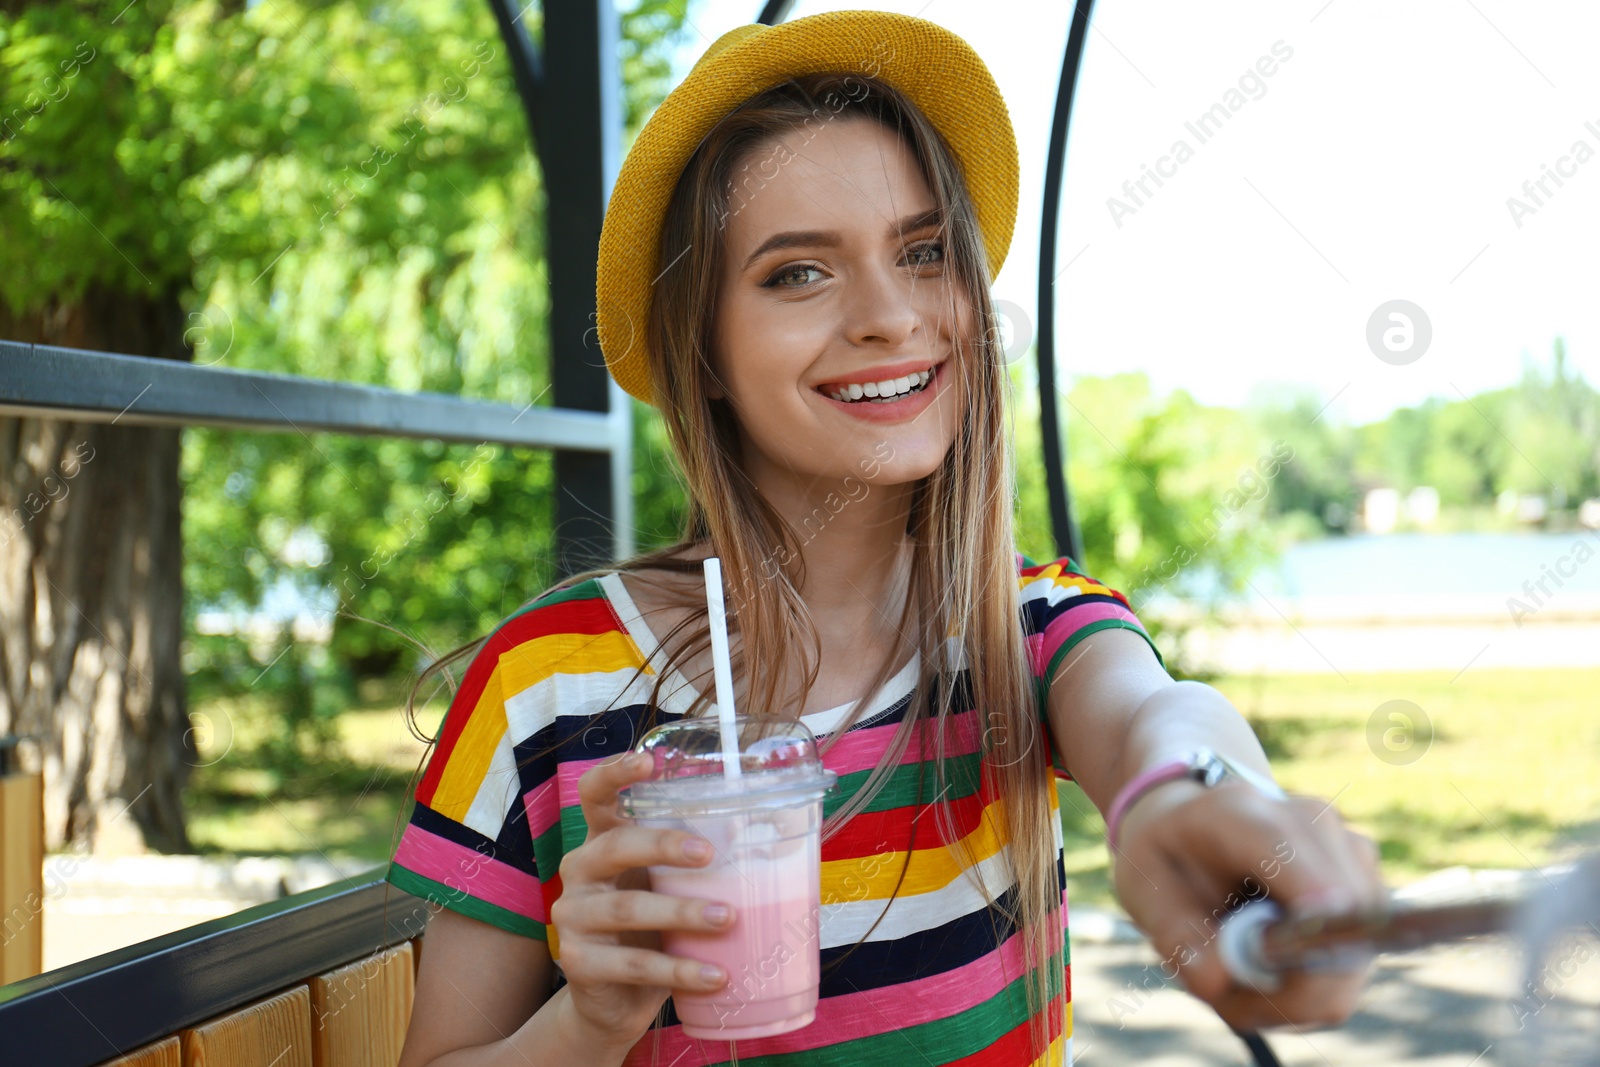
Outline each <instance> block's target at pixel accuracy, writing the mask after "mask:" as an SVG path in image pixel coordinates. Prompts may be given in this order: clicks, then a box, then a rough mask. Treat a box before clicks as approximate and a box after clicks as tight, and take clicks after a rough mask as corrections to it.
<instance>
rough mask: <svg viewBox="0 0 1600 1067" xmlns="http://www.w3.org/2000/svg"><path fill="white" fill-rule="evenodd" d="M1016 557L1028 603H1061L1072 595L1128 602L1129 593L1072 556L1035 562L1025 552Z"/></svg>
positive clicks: (1023, 596)
mask: <svg viewBox="0 0 1600 1067" xmlns="http://www.w3.org/2000/svg"><path fill="white" fill-rule="evenodd" d="M1016 557H1017V585H1018V588H1019V591H1020V593H1021V597H1022V603H1023V604H1024V606H1026V605H1028V604H1029V603H1034V602H1040V603H1043V604H1050V605H1054V604H1059V603H1060V602H1061V601H1062V600H1064V599H1066V598H1068V597H1089V598H1099V599H1105V600H1112V601H1116V602H1118V603H1120V604H1121V605H1122V606H1123V607H1127V606H1128V598H1127V597H1125V596H1123V595H1122V593H1120V592H1118V591H1117V590H1116V589H1113V588H1111V587H1110V586H1109V585H1107V584H1105V583H1104V582H1102V581H1100V580H1099V579H1097V578H1094V577H1091V576H1090V575H1088V574H1087V573H1085V572H1084V570H1083V568H1082V567H1080V566H1079V565H1078V564H1077V563H1076V562H1074V561H1073V559H1072V557H1070V556H1061V557H1060V558H1058V559H1053V560H1050V561H1049V562H1047V563H1035V562H1033V560H1031V559H1029V558H1028V557H1027V556H1024V555H1023V554H1022V553H1021V552H1018V553H1017V554H1016Z"/></svg>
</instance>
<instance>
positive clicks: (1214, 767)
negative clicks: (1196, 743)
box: [1106, 748, 1289, 848]
mask: <svg viewBox="0 0 1600 1067" xmlns="http://www.w3.org/2000/svg"><path fill="white" fill-rule="evenodd" d="M1182 778H1189V779H1192V780H1194V781H1196V782H1199V783H1200V784H1201V785H1203V786H1205V787H1206V788H1208V789H1209V788H1213V787H1215V786H1218V785H1221V784H1222V783H1223V782H1226V781H1227V780H1228V779H1230V778H1232V779H1236V780H1238V781H1241V782H1243V783H1245V784H1246V785H1248V786H1250V787H1252V788H1253V789H1255V790H1256V791H1257V792H1259V793H1261V794H1263V795H1264V796H1269V797H1272V798H1273V799H1275V800H1285V799H1287V798H1288V795H1289V794H1287V793H1285V792H1284V791H1283V788H1282V787H1281V786H1279V785H1278V783H1277V782H1274V781H1273V780H1272V779H1271V778H1269V777H1267V776H1266V775H1264V774H1262V773H1261V772H1260V771H1256V770H1252V769H1251V768H1249V767H1244V766H1241V765H1239V764H1237V763H1235V762H1233V761H1232V760H1230V759H1229V758H1228V757H1226V756H1224V755H1223V754H1222V753H1220V752H1217V751H1215V750H1213V749H1209V748H1201V749H1196V750H1195V751H1193V752H1191V753H1189V754H1188V755H1186V756H1182V757H1180V758H1178V759H1175V760H1172V761H1171V762H1169V763H1163V764H1160V765H1159V766H1155V767H1152V768H1150V769H1149V770H1147V771H1144V772H1143V773H1141V774H1137V775H1135V776H1134V778H1133V780H1132V781H1130V782H1129V783H1128V784H1127V785H1125V786H1123V787H1122V789H1121V790H1120V791H1119V792H1118V793H1117V796H1116V799H1115V800H1113V801H1112V802H1111V809H1110V811H1108V812H1107V813H1106V839H1107V840H1108V841H1110V842H1111V847H1112V848H1115V847H1116V846H1117V830H1118V829H1120V828H1121V825H1122V819H1123V816H1125V815H1126V814H1127V813H1128V809H1129V808H1131V807H1132V806H1133V805H1134V803H1135V802H1137V801H1138V800H1139V798H1140V797H1142V796H1144V795H1145V794H1146V793H1148V792H1150V790H1152V789H1154V788H1155V787H1156V786H1158V785H1165V784H1166V783H1167V782H1175V781H1178V780H1179V779H1182Z"/></svg>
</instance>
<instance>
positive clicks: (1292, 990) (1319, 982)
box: [1212, 970, 1366, 1030]
mask: <svg viewBox="0 0 1600 1067" xmlns="http://www.w3.org/2000/svg"><path fill="white" fill-rule="evenodd" d="M1365 989H1366V971H1365V970H1363V971H1361V972H1359V973H1357V972H1350V971H1344V972H1339V973H1317V972H1309V971H1295V972H1290V973H1288V974H1286V975H1285V976H1284V982H1283V985H1282V986H1281V987H1280V988H1279V989H1277V990H1275V991H1273V992H1271V993H1268V992H1266V991H1265V990H1259V989H1253V988H1250V987H1249V986H1248V984H1247V985H1245V986H1236V987H1234V988H1232V989H1230V990H1228V991H1227V992H1225V993H1224V994H1223V995H1222V996H1221V997H1220V998H1218V999H1217V1000H1216V1001H1214V1002H1213V1003H1212V1006H1213V1007H1215V1008H1216V1010H1217V1014H1219V1015H1221V1016H1222V1018H1223V1019H1224V1020H1225V1021H1226V1022H1227V1023H1228V1024H1229V1025H1230V1026H1233V1027H1234V1028H1236V1029H1240V1030H1260V1029H1264V1028H1266V1027H1269V1026H1297V1027H1307V1026H1333V1025H1337V1024H1338V1023H1342V1022H1344V1021H1345V1020H1346V1019H1348V1018H1349V1017H1350V1016H1351V1014H1352V1013H1353V1012H1354V1011H1355V1009H1356V1006H1357V1004H1358V1003H1359V1002H1360V1000H1361V994H1362V993H1363V992H1364V991H1365Z"/></svg>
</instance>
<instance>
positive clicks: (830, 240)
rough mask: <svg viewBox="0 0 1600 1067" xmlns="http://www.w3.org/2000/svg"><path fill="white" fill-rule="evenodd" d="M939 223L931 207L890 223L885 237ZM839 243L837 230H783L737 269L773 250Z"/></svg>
mask: <svg viewBox="0 0 1600 1067" xmlns="http://www.w3.org/2000/svg"><path fill="white" fill-rule="evenodd" d="M939 221H940V210H939V208H938V207H932V208H929V209H928V210H927V211H919V212H916V213H915V214H911V215H907V216H906V217H905V218H903V219H899V220H898V221H896V222H891V223H890V224H889V229H888V230H887V235H888V236H889V237H895V236H898V235H899V234H902V233H906V232H908V231H911V230H920V229H922V228H923V227H925V226H931V225H933V224H934V223H937V222H939ZM839 241H840V238H839V233H838V231H837V230H785V231H784V232H782V233H775V234H773V235H772V236H771V237H768V238H767V239H766V240H765V241H762V242H761V244H760V245H759V246H758V247H757V248H756V250H755V251H754V252H751V253H750V256H749V258H747V259H746V260H745V261H744V266H743V267H741V268H739V269H740V270H741V271H745V270H749V269H750V264H752V263H754V262H755V261H756V260H758V259H760V258H761V257H762V256H764V255H766V254H767V253H768V252H771V251H773V250H774V249H778V248H802V247H804V248H815V247H819V246H822V247H828V248H835V247H838V245H839Z"/></svg>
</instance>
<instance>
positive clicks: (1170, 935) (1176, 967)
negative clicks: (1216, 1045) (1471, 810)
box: [1049, 629, 1383, 1029]
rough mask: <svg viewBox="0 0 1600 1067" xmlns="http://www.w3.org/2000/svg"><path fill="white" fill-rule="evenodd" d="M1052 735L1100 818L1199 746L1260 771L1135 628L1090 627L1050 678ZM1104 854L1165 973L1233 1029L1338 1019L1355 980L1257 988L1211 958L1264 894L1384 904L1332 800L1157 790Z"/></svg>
mask: <svg viewBox="0 0 1600 1067" xmlns="http://www.w3.org/2000/svg"><path fill="white" fill-rule="evenodd" d="M1049 693H1050V696H1049V719H1050V731H1051V735H1052V737H1053V739H1054V742H1055V744H1056V746H1057V749H1058V750H1059V751H1060V752H1061V754H1062V758H1063V760H1064V761H1065V764H1066V766H1067V768H1068V769H1069V770H1070V772H1071V773H1072V776H1073V778H1074V780H1076V781H1077V783H1078V784H1079V785H1080V786H1082V787H1083V790H1084V792H1085V793H1087V794H1088V796H1089V799H1090V800H1092V801H1094V803H1095V806H1096V807H1098V808H1099V809H1100V811H1101V812H1102V813H1106V812H1108V811H1109V809H1110V807H1111V805H1112V802H1113V799H1114V798H1115V797H1116V796H1117V794H1118V792H1119V791H1120V790H1122V788H1123V787H1124V786H1125V785H1126V784H1127V783H1129V782H1130V781H1132V780H1133V779H1134V778H1135V777H1137V776H1138V775H1139V774H1141V773H1143V772H1144V771H1146V770H1149V769H1151V768H1153V767H1157V766H1159V765H1161V764H1164V763H1167V762H1170V761H1171V760H1173V759H1176V758H1181V757H1183V756H1186V755H1187V754H1189V753H1191V752H1193V751H1195V750H1197V749H1200V748H1210V749H1212V750H1214V751H1216V752H1217V753H1219V754H1221V755H1222V756H1225V757H1227V758H1228V759H1230V760H1232V761H1233V762H1234V763H1236V764H1240V765H1242V766H1244V767H1246V768H1249V769H1252V770H1256V771H1259V772H1261V773H1263V774H1270V772H1271V768H1270V766H1269V765H1268V763H1267V758H1266V754H1265V753H1264V752H1263V751H1262V749H1261V745H1260V743H1259V742H1258V741H1257V740H1256V737H1255V733H1254V732H1253V731H1252V730H1251V729H1250V725H1249V723H1247V722H1246V721H1245V720H1244V717H1243V716H1242V715H1240V714H1239V712H1238V711H1237V710H1236V709H1235V708H1234V707H1233V705H1232V704H1231V703H1229V701H1228V699H1227V698H1226V697H1224V696H1223V695H1222V694H1221V693H1220V692H1218V691H1217V690H1216V689H1214V688H1212V687H1211V686H1209V685H1205V684H1203V683H1200V682H1175V681H1173V680H1172V678H1171V677H1170V676H1169V675H1168V674H1167V672H1166V671H1165V670H1164V669H1162V667H1161V664H1160V663H1159V662H1158V661H1157V660H1156V658H1155V656H1154V655H1153V654H1152V653H1151V651H1150V646H1149V645H1148V644H1146V643H1145V640H1144V638H1143V637H1141V636H1140V635H1138V634H1137V633H1134V632H1132V631H1130V630H1122V629H1108V630H1102V631H1099V632H1097V633H1092V634H1089V635H1088V636H1087V637H1085V638H1084V639H1083V640H1082V641H1080V642H1079V643H1078V644H1077V645H1076V646H1075V647H1074V648H1073V649H1072V651H1071V652H1070V653H1069V654H1067V655H1066V657H1065V658H1064V659H1063V660H1062V662H1061V663H1060V664H1059V666H1058V667H1057V669H1056V672H1055V676H1054V677H1053V678H1052V679H1051V680H1050V690H1049ZM1117 838H1118V839H1117V841H1116V843H1115V845H1114V846H1113V849H1112V873H1113V882H1114V885H1115V886H1116V890H1117V896H1118V898H1119V899H1120V900H1121V902H1122V905H1123V907H1125V908H1126V909H1127V910H1128V914H1129V915H1130V916H1131V917H1132V918H1133V920H1134V922H1135V923H1137V924H1138V925H1139V927H1140V928H1141V929H1142V930H1144V931H1145V933H1146V934H1147V935H1148V936H1149V938H1150V940H1151V943H1152V944H1153V945H1154V946H1155V948H1156V951H1157V952H1158V953H1160V955H1161V965H1162V971H1163V974H1164V975H1166V976H1167V977H1169V978H1171V977H1174V976H1177V977H1181V978H1182V980H1183V982H1184V984H1185V985H1186V986H1187V987H1188V988H1189V990H1190V991H1191V992H1193V993H1194V994H1195V995H1196V996H1198V997H1200V998H1201V999H1202V1000H1205V1001H1206V1002H1208V1003H1210V1004H1211V1005H1212V1006H1213V1007H1215V1008H1216V1009H1217V1011H1218V1013H1219V1014H1221V1015H1222V1017H1223V1019H1224V1020H1226V1021H1227V1022H1228V1023H1229V1024H1230V1025H1233V1026H1235V1027H1237V1028H1239V1029H1257V1028H1261V1027H1266V1026H1274V1025H1284V1024H1290V1023H1292V1024H1295V1025H1305V1024H1312V1025H1315V1024H1323V1023H1336V1022H1342V1021H1343V1020H1344V1019H1346V1018H1347V1017H1348V1016H1349V1014H1350V1012H1351V1011H1352V1010H1354V1008H1355V1004H1356V1000H1357V999H1358V997H1359V996H1360V993H1361V989H1362V985H1363V983H1364V975H1362V974H1351V973H1339V974H1317V975H1312V974H1305V973H1300V974H1294V975H1290V976H1288V978H1287V980H1286V981H1285V982H1284V984H1283V986H1282V988H1281V989H1280V990H1279V991H1278V992H1276V993H1274V994H1272V995H1270V996H1268V995H1264V994H1262V993H1261V992H1258V991H1256V990H1254V989H1251V988H1248V987H1241V986H1239V985H1237V984H1236V983H1234V982H1233V981H1232V980H1231V979H1230V978H1229V977H1228V974H1227V972H1226V970H1225V969H1224V968H1223V966H1222V963H1221V961H1220V959H1219V958H1218V956H1217V952H1216V944H1215V936H1216V931H1217V928H1218V925H1219V924H1220V922H1221V920H1222V918H1223V917H1224V916H1225V915H1226V914H1227V913H1228V912H1229V911H1231V910H1233V909H1235V908H1237V907H1238V906H1239V905H1240V904H1242V903H1243V902H1244V901H1246V900H1250V899H1260V898H1261V897H1262V896H1263V895H1266V896H1270V897H1271V898H1272V899H1273V900H1275V901H1276V902H1277V904H1278V905H1279V906H1280V907H1282V908H1284V909H1285V910H1286V911H1288V912H1290V913H1295V914H1304V915H1311V914H1318V913H1332V912H1338V911H1345V910H1348V909H1351V908H1355V907H1362V906H1371V905H1376V904H1378V903H1380V902H1381V901H1382V900H1383V885H1382V882H1381V879H1380V877H1379V873H1378V867H1377V853H1376V849H1375V848H1374V847H1373V845H1372V842H1371V841H1370V840H1368V839H1367V838H1365V837H1362V836H1361V835H1359V834H1356V833H1354V832H1352V831H1350V830H1348V829H1347V828H1346V827H1345V826H1344V824H1343V822H1342V821H1341V820H1340V818H1339V815H1338V813H1337V812H1336V811H1334V810H1333V807H1332V804H1331V803H1328V802H1323V801H1317V800H1312V799H1310V798H1304V797H1296V798H1292V799H1289V800H1275V799H1272V798H1270V797H1268V796H1266V795H1264V794H1262V793H1260V792H1257V791H1256V790H1255V789H1252V788H1251V787H1249V786H1248V785H1244V784H1243V783H1240V782H1224V783H1223V784H1222V785H1220V786H1217V787H1215V788H1212V789H1207V788H1205V787H1203V786H1201V785H1200V784H1198V783H1196V782H1194V781H1190V780H1177V781H1171V782H1168V783H1166V784H1163V785H1159V786H1156V787H1155V788H1153V789H1151V790H1150V791H1149V792H1148V793H1145V794H1143V795H1142V796H1141V798H1140V799H1139V800H1137V801H1135V802H1134V804H1133V805H1132V807H1130V808H1128V809H1127V810H1126V813H1125V815H1124V817H1123V819H1122V822H1121V825H1120V828H1119V830H1118V835H1117Z"/></svg>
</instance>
